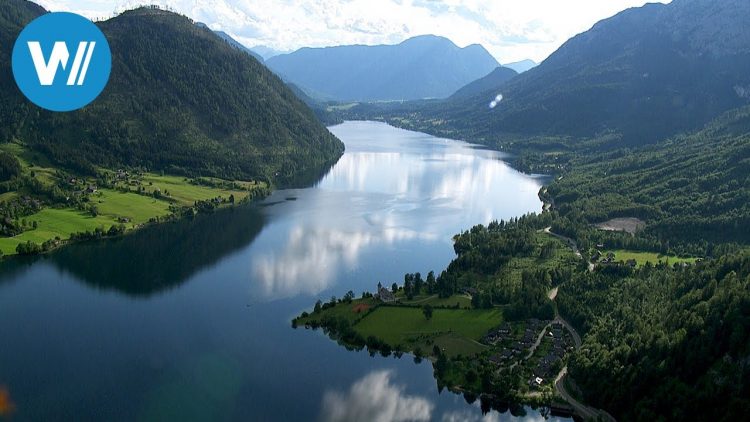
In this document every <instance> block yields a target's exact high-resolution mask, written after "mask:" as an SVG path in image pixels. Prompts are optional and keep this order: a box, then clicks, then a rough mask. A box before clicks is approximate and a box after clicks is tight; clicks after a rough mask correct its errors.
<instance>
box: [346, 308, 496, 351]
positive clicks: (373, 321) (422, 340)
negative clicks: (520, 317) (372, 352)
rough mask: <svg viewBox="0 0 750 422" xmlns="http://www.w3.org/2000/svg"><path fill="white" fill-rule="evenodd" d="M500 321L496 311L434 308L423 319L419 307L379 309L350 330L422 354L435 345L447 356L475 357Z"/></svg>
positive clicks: (483, 348)
mask: <svg viewBox="0 0 750 422" xmlns="http://www.w3.org/2000/svg"><path fill="white" fill-rule="evenodd" d="M502 321H503V316H502V312H501V311H500V310H499V309H488V310H483V309H435V310H434V311H433V315H432V318H430V319H427V318H425V316H424V314H423V312H422V309H421V308H410V307H391V306H381V307H379V308H377V309H376V310H374V311H373V312H372V313H370V314H369V315H367V316H366V317H364V318H362V320H361V321H359V322H358V323H357V324H356V325H355V326H354V329H355V330H356V331H357V332H358V333H359V334H361V335H362V336H363V337H365V338H367V337H368V336H374V337H376V338H378V339H381V340H382V341H384V342H386V343H388V344H390V345H393V346H396V345H401V346H402V348H404V349H406V350H411V351H413V350H416V349H417V348H420V349H421V350H422V351H423V352H428V351H430V350H431V349H432V346H431V344H432V345H438V347H440V348H441V349H444V351H445V352H446V353H448V354H449V355H458V354H462V355H469V354H476V353H478V352H481V351H483V350H485V349H486V347H485V346H483V345H481V344H479V343H478V341H479V340H480V339H481V338H482V336H483V335H485V334H486V333H487V331H489V330H490V329H491V328H493V327H497V326H498V325H500V324H501V323H502Z"/></svg>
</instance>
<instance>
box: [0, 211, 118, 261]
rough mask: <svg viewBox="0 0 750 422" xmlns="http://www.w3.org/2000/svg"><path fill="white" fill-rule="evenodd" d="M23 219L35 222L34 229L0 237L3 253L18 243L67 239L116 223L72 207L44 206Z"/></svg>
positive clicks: (8, 253) (14, 251) (107, 217)
mask: <svg viewBox="0 0 750 422" xmlns="http://www.w3.org/2000/svg"><path fill="white" fill-rule="evenodd" d="M25 219H26V220H27V221H28V222H29V223H30V224H31V222H36V223H37V228H36V229H31V230H28V231H25V232H23V233H21V234H20V235H18V236H15V237H2V238H0V250H2V252H3V255H12V254H15V253H16V247H17V246H18V244H19V243H26V242H27V241H31V242H34V243H37V244H41V243H44V242H45V241H47V240H50V239H54V238H55V237H59V238H60V239H68V238H70V235H71V234H73V233H77V232H82V231H92V230H95V229H96V228H97V227H103V228H105V229H108V228H109V227H111V226H112V225H113V224H117V223H116V221H115V219H113V218H112V217H109V216H105V215H98V216H96V217H92V216H91V214H89V213H86V212H83V211H78V210H74V209H56V208H45V209H43V210H41V211H39V212H38V213H36V214H32V215H30V216H28V217H25Z"/></svg>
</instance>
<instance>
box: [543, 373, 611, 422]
mask: <svg viewBox="0 0 750 422" xmlns="http://www.w3.org/2000/svg"><path fill="white" fill-rule="evenodd" d="M567 375H568V367H567V366H566V367H565V368H563V369H562V371H560V374H559V375H558V376H557V378H555V390H556V391H557V393H558V394H560V396H561V397H562V398H563V399H565V401H567V402H568V404H570V405H571V406H573V409H575V411H576V413H578V415H579V416H580V417H582V418H583V419H584V420H603V421H610V422H616V421H615V418H613V417H612V415H610V414H609V413H607V412H605V411H603V410H599V409H594V408H593V407H589V406H586V405H585V404H583V403H581V402H579V401H578V400H576V399H575V398H574V397H573V396H572V395H570V393H568V391H567V390H566V389H565V377H566V376H567Z"/></svg>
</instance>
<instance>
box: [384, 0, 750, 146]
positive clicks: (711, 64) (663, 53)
mask: <svg viewBox="0 0 750 422" xmlns="http://www.w3.org/2000/svg"><path fill="white" fill-rule="evenodd" d="M748 21H750V2H747V1H744V0H723V1H718V2H717V1H713V0H674V1H673V2H672V3H670V4H647V5H645V6H643V7H639V8H632V9H628V10H625V11H623V12H621V13H619V14H617V15H615V16H614V17H612V18H609V19H605V20H603V21H601V22H599V23H597V24H596V25H594V27H593V28H592V29H591V30H589V31H587V32H584V33H582V34H580V35H578V36H576V37H573V38H572V39H570V40H569V41H567V42H566V43H565V44H564V45H563V46H562V47H560V49H558V50H557V51H556V52H555V53H553V54H552V55H551V56H550V57H549V58H548V59H547V60H545V61H544V62H543V63H542V64H540V65H539V66H537V67H535V68H533V69H531V70H529V71H527V72H524V73H522V74H520V75H519V76H517V77H515V78H513V79H512V80H510V81H501V82H499V83H498V84H497V85H496V86H492V87H487V90H486V91H485V92H483V93H477V94H475V95H473V96H470V97H464V96H458V97H454V98H451V99H450V100H448V101H444V102H431V103H426V104H419V103H414V104H411V105H408V106H407V108H408V109H409V110H408V112H409V113H411V114H412V115H413V116H412V117H414V118H417V117H419V116H421V118H422V119H423V120H432V121H437V122H440V123H439V124H429V125H426V126H430V127H432V128H433V129H432V130H433V131H435V132H440V133H443V134H446V133H454V134H461V136H470V137H472V138H475V139H477V138H478V139H498V138H508V137H518V135H522V136H558V137H572V138H579V139H580V138H591V137H597V136H600V135H603V134H615V135H616V137H615V138H616V139H617V144H618V145H638V144H647V143H652V142H657V141H660V140H662V139H664V138H666V137H669V136H672V135H674V134H677V133H682V132H689V131H693V130H696V129H699V128H701V127H702V126H703V125H705V124H706V123H708V122H709V121H711V120H712V119H714V118H716V117H717V116H719V115H721V114H722V113H723V112H725V111H728V110H731V109H734V108H737V107H741V106H744V105H747V104H750V31H747V29H746V23H747V22H748ZM498 93H500V94H502V95H503V100H502V101H501V102H500V103H499V104H498V106H497V107H495V108H493V109H490V108H489V107H487V104H488V103H489V102H490V100H491V99H493V98H495V96H496V95H497V94H498ZM376 112H377V113H378V115H382V114H383V111H382V110H377V111H376ZM402 113H403V109H402V110H398V111H396V112H395V113H394V114H402ZM386 114H387V113H386Z"/></svg>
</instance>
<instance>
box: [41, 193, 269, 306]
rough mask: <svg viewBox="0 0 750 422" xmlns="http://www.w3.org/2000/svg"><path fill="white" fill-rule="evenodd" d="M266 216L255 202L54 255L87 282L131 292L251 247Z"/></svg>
mask: <svg viewBox="0 0 750 422" xmlns="http://www.w3.org/2000/svg"><path fill="white" fill-rule="evenodd" d="M263 225H264V218H263V216H262V215H261V213H259V212H258V211H257V210H256V209H254V208H252V207H239V208H232V209H226V210H220V211H217V212H215V213H213V214H211V215H199V216H197V217H195V218H194V219H191V220H183V221H179V222H176V223H167V224H161V225H158V226H154V227H149V228H146V229H143V230H141V231H138V232H136V233H133V234H130V235H128V236H124V237H122V238H119V239H115V240H104V241H98V242H87V243H81V244H78V245H72V246H69V247H65V248H62V249H61V250H60V251H58V252H56V253H54V254H52V255H51V256H49V260H50V261H51V262H52V263H54V265H56V266H57V267H59V268H60V269H62V270H64V271H68V272H70V273H72V274H74V275H75V276H76V277H77V278H79V279H81V280H82V281H84V282H85V283H87V284H90V285H92V286H94V287H99V288H102V289H113V290H117V291H119V292H122V293H125V294H127V295H130V296H151V295H153V294H156V293H159V292H162V291H164V290H166V289H171V288H173V287H176V286H178V285H179V284H181V283H183V282H184V281H185V280H187V279H188V278H189V277H190V276H191V275H193V274H194V273H196V272H197V271H199V270H200V269H202V268H204V267H207V266H210V265H212V264H214V263H216V262H217V261H218V260H219V259H221V258H222V257H224V256H226V255H228V254H229V253H231V252H234V251H236V250H238V249H240V248H242V247H243V246H246V245H247V244H249V243H250V242H252V240H253V239H254V238H255V236H257V234H258V233H259V232H260V230H261V228H262V227H263Z"/></svg>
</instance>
